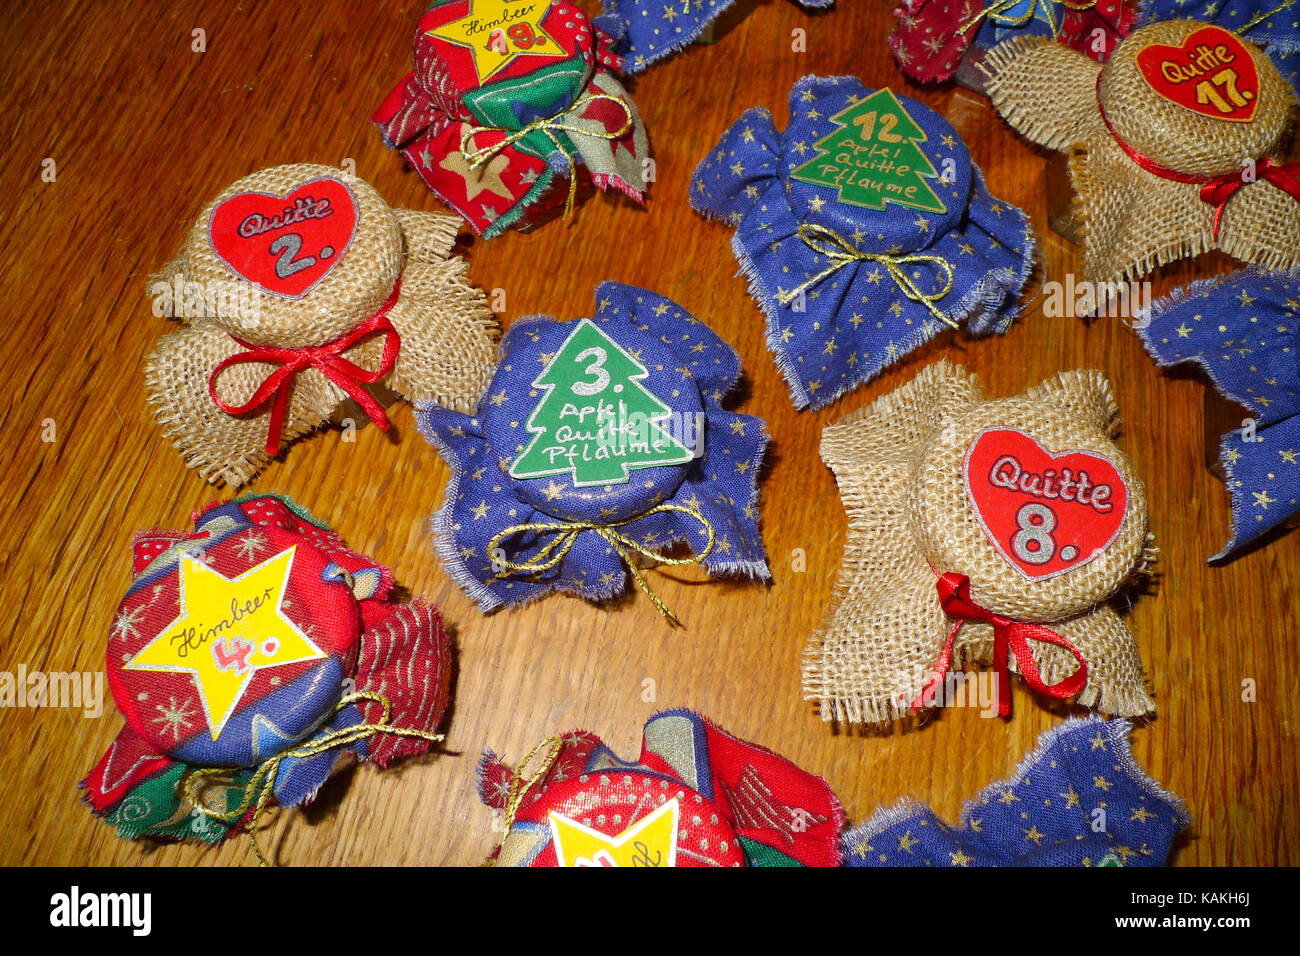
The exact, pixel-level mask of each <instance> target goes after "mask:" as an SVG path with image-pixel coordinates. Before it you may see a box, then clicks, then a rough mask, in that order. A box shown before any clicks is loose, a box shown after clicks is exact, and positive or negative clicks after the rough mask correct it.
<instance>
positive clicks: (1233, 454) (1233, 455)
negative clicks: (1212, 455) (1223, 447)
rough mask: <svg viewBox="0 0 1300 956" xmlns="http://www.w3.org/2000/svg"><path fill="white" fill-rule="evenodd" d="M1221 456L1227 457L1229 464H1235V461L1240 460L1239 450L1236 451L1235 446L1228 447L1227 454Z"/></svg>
mask: <svg viewBox="0 0 1300 956" xmlns="http://www.w3.org/2000/svg"><path fill="white" fill-rule="evenodd" d="M1223 457H1225V458H1227V459H1228V463H1229V464H1231V465H1235V464H1236V463H1237V462H1239V461H1241V452H1239V451H1237V449H1235V448H1229V449H1228V451H1227V454H1225V455H1224V456H1223Z"/></svg>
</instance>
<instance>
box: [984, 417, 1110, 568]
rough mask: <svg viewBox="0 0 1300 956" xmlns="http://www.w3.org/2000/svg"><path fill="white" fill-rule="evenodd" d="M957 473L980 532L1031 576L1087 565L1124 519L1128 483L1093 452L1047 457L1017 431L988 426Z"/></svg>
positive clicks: (1044, 452) (1013, 564) (1062, 453)
mask: <svg viewBox="0 0 1300 956" xmlns="http://www.w3.org/2000/svg"><path fill="white" fill-rule="evenodd" d="M962 470H963V477H964V480H965V482H966V498H967V500H968V501H970V504H971V507H972V508H973V509H974V510H975V516H976V517H977V518H978V519H979V522H980V525H981V526H982V527H983V528H984V533H985V534H986V535H988V539H989V540H990V541H992V542H993V546H994V547H995V548H997V550H998V553H999V554H1001V555H1002V557H1003V558H1005V559H1006V561H1007V562H1008V563H1009V564H1011V565H1012V566H1013V567H1014V568H1015V569H1016V570H1017V571H1019V572H1020V573H1021V574H1023V575H1024V576H1025V577H1027V578H1029V579H1030V580H1031V581H1045V580H1047V579H1048V578H1054V577H1056V576H1057V575H1058V574H1065V573H1066V572H1067V571H1071V570H1073V569H1074V568H1078V567H1082V566H1083V565H1085V564H1087V563H1088V562H1089V561H1091V560H1092V559H1093V558H1095V557H1097V556H1098V555H1099V554H1101V553H1102V552H1103V551H1105V550H1106V548H1108V547H1109V546H1110V543H1111V542H1112V541H1114V540H1115V536H1116V535H1117V534H1119V528H1120V525H1121V524H1123V523H1124V515H1125V513H1126V510H1127V507H1128V486H1127V485H1126V484H1125V483H1124V477H1123V475H1121V474H1120V471H1119V469H1118V468H1116V467H1115V466H1114V465H1113V464H1112V463H1111V462H1110V460H1109V459H1107V458H1104V457H1102V456H1101V455H1097V454H1094V453H1093V452H1087V451H1063V452H1058V453H1057V454H1052V453H1051V452H1048V451H1047V450H1045V449H1044V448H1043V446H1042V445H1040V444H1038V442H1036V441H1034V439H1032V438H1030V437H1029V436H1028V435H1026V434H1024V433H1023V432H1018V431H1016V430H1015V429H1011V428H991V429H988V430H986V431H983V432H980V434H979V435H977V436H976V437H975V440H974V441H973V442H971V444H970V447H969V448H967V449H966V458H965V460H964V462H963V464H962Z"/></svg>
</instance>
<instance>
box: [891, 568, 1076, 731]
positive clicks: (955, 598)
mask: <svg viewBox="0 0 1300 956" xmlns="http://www.w3.org/2000/svg"><path fill="white" fill-rule="evenodd" d="M935 586H936V587H937V588H938V590H939V604H940V605H941V606H942V607H943V610H944V613H946V614H947V615H948V616H949V617H955V618H957V619H958V620H957V623H956V624H954V625H953V628H952V630H951V631H949V632H948V640H947V641H946V642H944V645H943V653H942V654H941V655H939V664H938V666H937V667H936V668H935V672H934V676H933V677H932V678H931V679H930V682H929V683H928V684H926V685H925V687H924V688H923V689H922V691H921V693H920V695H919V696H918V697H917V698H916V700H914V701H912V709H913V710H919V709H920V708H921V706H922V702H923V701H924V700H925V698H926V696H927V695H929V694H930V693H931V691H932V690H933V689H934V687H935V686H936V685H937V684H939V683H941V682H942V681H943V679H944V677H945V676H947V673H948V669H949V667H950V666H951V664H952V651H953V642H954V641H955V640H956V639H957V632H958V631H960V630H961V629H962V625H963V624H965V623H966V622H967V621H987V622H988V623H990V624H992V625H993V670H994V672H995V673H996V674H997V675H998V716H999V717H1006V716H1007V715H1008V714H1010V713H1011V671H1010V668H1008V667H1007V651H1008V650H1010V651H1011V653H1013V654H1015V656H1016V664H1017V666H1018V667H1019V669H1020V676H1021V677H1023V678H1024V679H1025V683H1027V684H1028V685H1029V686H1030V687H1032V688H1033V689H1034V690H1036V691H1038V692H1039V693H1040V694H1046V695H1047V696H1049V697H1058V698H1061V699H1064V698H1066V697H1073V696H1074V695H1075V694H1077V693H1078V692H1079V691H1081V690H1083V685H1084V684H1086V683H1087V681H1088V665H1087V664H1086V663H1085V662H1084V660H1083V655H1082V654H1080V653H1079V651H1078V648H1076V647H1075V646H1074V645H1073V644H1071V643H1070V642H1069V641H1067V640H1066V639H1065V638H1063V637H1062V636H1061V635H1060V634H1057V633H1056V632H1055V631H1053V630H1052V629H1051V628H1048V627H1044V626H1043V625H1042V624H1034V623H1032V622H1030V621H1013V620H1012V619H1011V618H1009V617H1003V616H1002V615H1001V614H994V613H993V612H992V611H990V610H988V609H986V608H982V607H980V606H979V605H978V604H976V603H975V602H974V601H973V600H971V596H970V578H968V577H967V576H966V575H964V574H958V573H956V572H955V571H949V572H948V573H947V574H941V575H939V580H938V581H937V582H936V584H935ZM1030 641H1042V642H1043V643H1045V644H1055V645H1056V646H1057V647H1063V648H1065V649H1066V650H1067V651H1069V652H1070V653H1071V654H1073V655H1074V659H1075V660H1076V661H1078V662H1079V667H1078V669H1077V670H1075V671H1074V673H1072V674H1071V675H1070V676H1069V677H1067V678H1065V679H1064V680H1061V681H1058V682H1057V683H1055V684H1051V685H1050V686H1049V685H1048V684H1045V683H1043V675H1042V673H1041V672H1040V671H1039V669H1038V662H1037V661H1035V660H1034V654H1033V651H1031V650H1030V649H1029V642H1030Z"/></svg>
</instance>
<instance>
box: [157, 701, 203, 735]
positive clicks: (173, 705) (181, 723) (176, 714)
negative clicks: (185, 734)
mask: <svg viewBox="0 0 1300 956" xmlns="http://www.w3.org/2000/svg"><path fill="white" fill-rule="evenodd" d="M155 709H156V710H157V711H158V716H157V717H155V718H154V719H153V722H154V723H155V724H161V725H162V730H161V731H160V733H162V734H169V733H170V734H171V735H172V739H173V740H180V739H181V732H182V731H184V730H185V729H187V728H188V727H189V726H190V722H191V721H193V719H194V716H195V715H194V711H192V710H190V709H189V707H188V706H187V705H185V704H178V703H177V702H176V698H175V697H173V698H172V699H171V702H170V703H169V704H168V705H167V706H166V707H164V706H163V705H162V704H156V705H155Z"/></svg>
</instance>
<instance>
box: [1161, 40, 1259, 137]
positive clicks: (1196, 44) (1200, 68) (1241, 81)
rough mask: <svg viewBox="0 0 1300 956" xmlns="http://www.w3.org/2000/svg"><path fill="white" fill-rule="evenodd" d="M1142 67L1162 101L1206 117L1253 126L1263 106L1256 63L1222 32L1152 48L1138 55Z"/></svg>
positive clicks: (1235, 41) (1241, 45)
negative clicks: (1257, 108)
mask: <svg viewBox="0 0 1300 956" xmlns="http://www.w3.org/2000/svg"><path fill="white" fill-rule="evenodd" d="M1137 66H1138V70H1139V71H1140V72H1141V74H1142V78H1143V79H1145V80H1146V81H1147V84H1148V85H1150V87H1151V88H1152V89H1153V90H1155V91H1156V92H1157V93H1158V94H1160V96H1162V97H1164V98H1165V99H1167V100H1169V101H1170V102H1171V103H1176V104H1177V105H1179V106H1181V107H1183V108H1184V109H1188V110H1191V111H1192V112H1194V113H1198V114H1200V115H1201V116H1208V117H1210V118H1212V119H1218V120H1225V121H1227V122H1232V123H1248V122H1250V120H1251V119H1252V118H1253V117H1254V115H1255V109H1256V107H1257V106H1258V105H1259V89H1260V86H1259V71H1258V70H1257V69H1256V67H1255V60H1254V58H1253V57H1252V56H1251V55H1250V51H1249V50H1248V49H1247V48H1246V45H1245V44H1244V43H1243V42H1242V41H1241V40H1240V39H1238V38H1237V37H1236V36H1234V35H1233V34H1231V33H1229V32H1228V31H1227V30H1223V29H1220V28H1219V27H1205V28H1204V29H1201V30H1197V31H1196V32H1195V33H1193V34H1192V35H1191V36H1189V37H1188V38H1187V39H1186V40H1184V41H1183V43H1182V46H1168V45H1167V44H1163V43H1152V44H1149V45H1147V46H1145V47H1143V48H1142V49H1141V50H1139V51H1138V55H1137Z"/></svg>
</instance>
